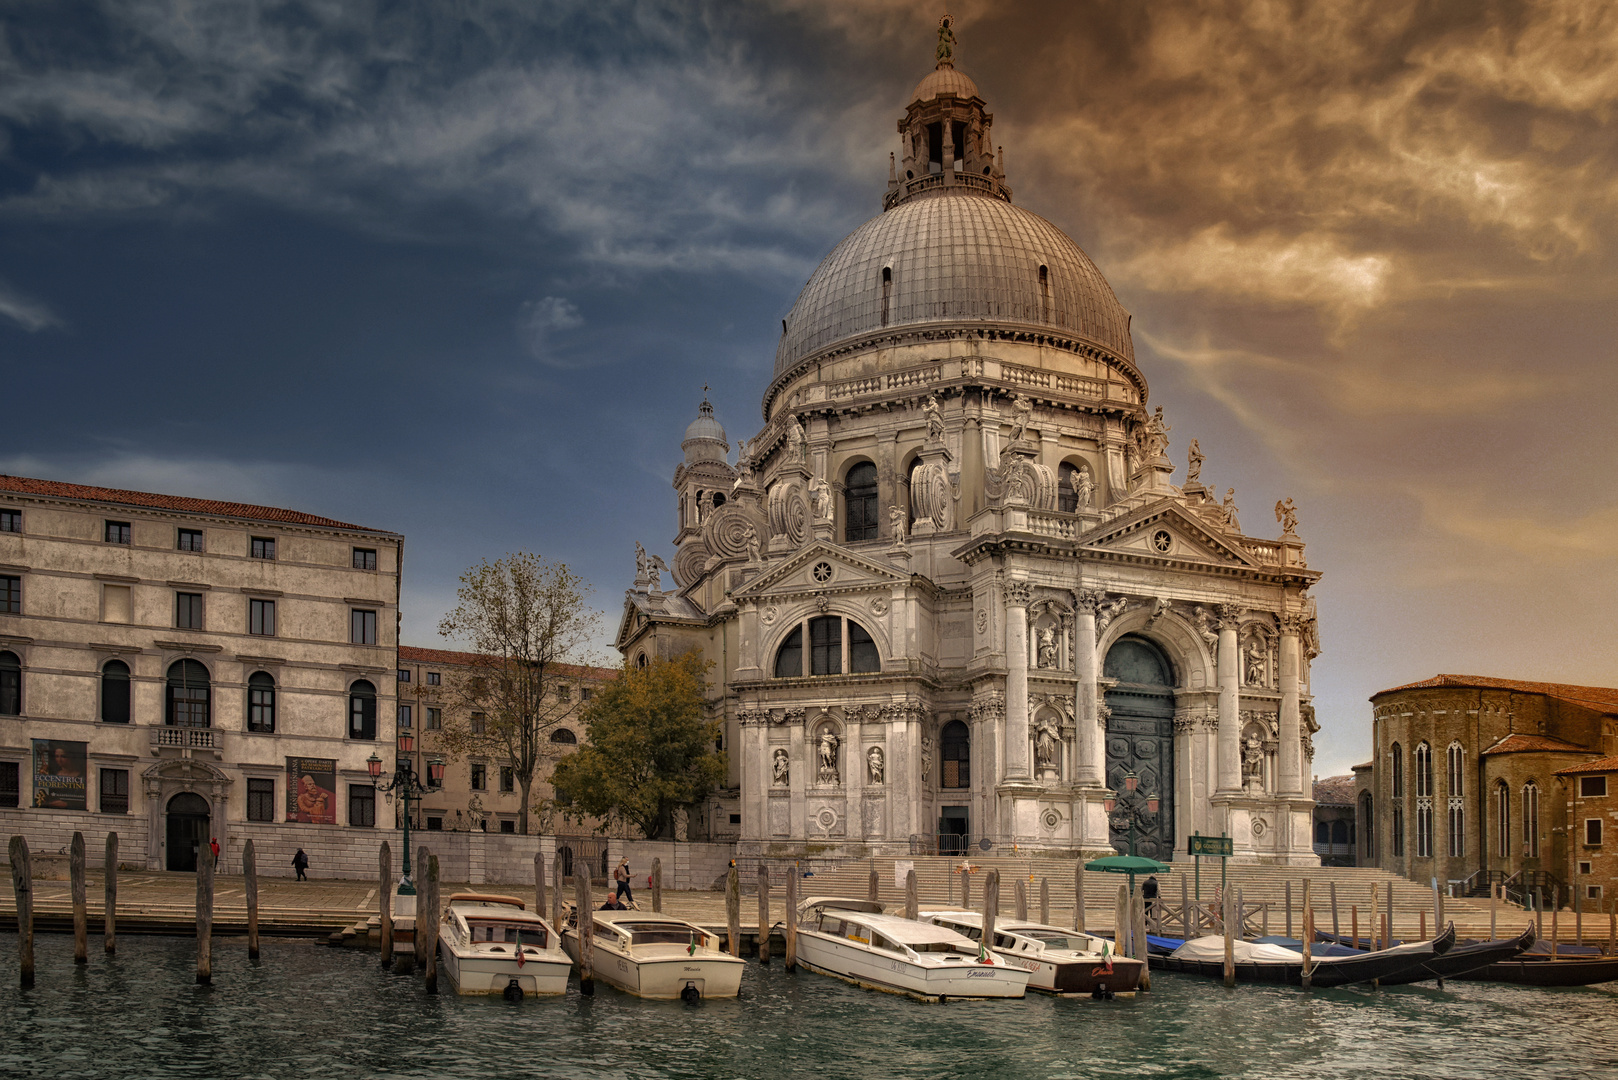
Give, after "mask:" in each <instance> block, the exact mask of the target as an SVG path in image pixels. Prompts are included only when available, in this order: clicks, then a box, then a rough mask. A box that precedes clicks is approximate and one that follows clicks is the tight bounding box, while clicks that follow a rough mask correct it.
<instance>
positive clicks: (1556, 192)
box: [0, 0, 1618, 771]
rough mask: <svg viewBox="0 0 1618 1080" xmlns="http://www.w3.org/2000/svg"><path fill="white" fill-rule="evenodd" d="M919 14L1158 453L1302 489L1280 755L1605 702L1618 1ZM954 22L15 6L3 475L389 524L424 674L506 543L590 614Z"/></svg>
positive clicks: (738, 403)
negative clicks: (584, 589)
mask: <svg viewBox="0 0 1618 1080" xmlns="http://www.w3.org/2000/svg"><path fill="white" fill-rule="evenodd" d="M952 10H953V12H954V14H955V15H956V16H957V18H958V36H959V39H960V66H961V67H962V68H963V70H965V71H967V72H968V73H970V74H971V75H972V76H973V77H974V78H975V79H976V80H977V82H978V84H979V86H980V87H981V88H982V90H983V93H984V95H985V97H986V98H987V99H988V100H989V104H990V107H991V109H993V110H994V112H995V119H996V123H995V133H996V137H997V139H998V140H999V141H1000V142H1002V143H1003V144H1004V146H1005V150H1006V163H1007V170H1008V173H1009V178H1010V181H1011V183H1012V185H1013V187H1014V188H1015V189H1016V191H1017V200H1018V202H1019V203H1021V204H1022V205H1025V206H1028V207H1030V208H1032V209H1034V210H1035V211H1037V212H1039V213H1041V214H1044V215H1045V216H1046V217H1049V218H1051V219H1052V220H1053V221H1055V222H1056V223H1057V224H1058V225H1060V226H1061V227H1062V228H1064V229H1065V230H1067V231H1068V232H1069V233H1071V234H1072V235H1073V236H1074V237H1075V238H1077V239H1078V240H1079V242H1080V243H1081V244H1082V245H1083V246H1084V247H1085V248H1086V250H1088V251H1089V252H1090V253H1091V254H1092V255H1093V256H1094V257H1095V259H1096V261H1097V263H1098V264H1099V265H1100V267H1101V268H1102V270H1103V272H1104V273H1105V274H1106V275H1107V276H1108V278H1109V280H1110V281H1111V282H1112V283H1113V286H1114V288H1115V289H1116V290H1117V292H1118V293H1119V296H1120V298H1121V299H1122V300H1123V302H1124V303H1125V305H1126V306H1127V307H1128V308H1129V309H1130V310H1131V311H1132V312H1133V314H1134V330H1135V338H1136V344H1137V348H1138V350H1139V353H1140V359H1141V363H1142V366H1143V368H1144V369H1145V371H1146V374H1147V376H1148V378H1149V379H1151V381H1152V387H1153V400H1154V402H1162V403H1165V404H1166V405H1167V406H1168V409H1169V413H1170V419H1171V422H1172V423H1173V424H1174V426H1175V434H1174V440H1175V446H1176V452H1183V447H1184V446H1185V443H1186V442H1187V441H1188V440H1189V439H1190V438H1191V437H1199V438H1200V440H1201V443H1202V446H1203V449H1204V450H1205V451H1207V452H1208V453H1209V463H1208V467H1207V472H1206V475H1207V476H1208V477H1210V478H1211V479H1213V480H1217V481H1219V482H1220V483H1221V484H1222V485H1230V486H1236V487H1238V489H1239V491H1240V496H1241V501H1242V504H1243V506H1244V509H1245V514H1244V518H1243V520H1244V523H1245V524H1246V525H1247V527H1248V529H1249V531H1252V532H1262V531H1263V529H1262V528H1261V527H1260V523H1267V521H1268V516H1269V515H1268V514H1267V513H1266V512H1265V511H1264V508H1265V507H1268V506H1269V505H1270V504H1272V503H1273V502H1274V501H1275V500H1276V499H1277V498H1279V497H1280V496H1282V495H1295V496H1296V497H1297V498H1298V501H1299V504H1300V506H1301V507H1302V517H1303V532H1304V535H1305V538H1306V539H1308V540H1309V541H1310V548H1309V557H1310V561H1311V564H1312V565H1314V566H1317V567H1319V568H1322V569H1324V570H1325V571H1326V572H1327V577H1326V579H1325V581H1324V582H1323V583H1322V585H1321V587H1320V589H1319V590H1318V591H1319V593H1320V595H1321V603H1322V616H1323V621H1324V624H1325V626H1324V629H1325V644H1326V646H1327V649H1328V652H1327V654H1326V656H1324V657H1323V658H1322V660H1321V662H1320V664H1319V665H1318V667H1317V669H1316V676H1317V679H1316V685H1315V690H1316V692H1317V694H1318V695H1319V698H1320V701H1319V704H1320V706H1321V712H1322V716H1323V717H1324V718H1325V719H1326V720H1327V723H1328V729H1327V732H1326V733H1325V736H1324V737H1323V739H1322V740H1321V743H1320V745H1321V757H1320V759H1319V761H1318V762H1317V768H1319V769H1321V770H1322V771H1326V770H1328V769H1330V770H1338V769H1340V768H1341V767H1342V766H1343V765H1345V764H1348V763H1349V762H1350V759H1352V760H1360V759H1361V758H1362V757H1363V747H1364V727H1365V715H1366V709H1365V706H1364V698H1365V696H1366V695H1367V694H1369V693H1370V692H1372V691H1374V690H1376V689H1379V688H1380V687H1381V686H1384V685H1392V684H1395V683H1398V682H1402V681H1406V680H1408V679H1413V678H1419V677H1422V676H1425V675H1429V674H1432V673H1434V671H1436V670H1440V669H1442V670H1463V671H1465V670H1478V671H1485V672H1492V673H1496V674H1502V675H1511V676H1519V677H1529V678H1545V679H1561V680H1565V681H1586V682H1593V683H1608V684H1610V683H1612V682H1614V681H1618V674H1615V673H1614V672H1613V671H1612V669H1611V661H1610V659H1609V658H1608V657H1607V656H1606V653H1605V651H1604V650H1602V649H1601V648H1600V647H1599V646H1598V645H1595V644H1591V643H1594V642H1601V641H1604V640H1605V626H1604V619H1603V618H1602V612H1603V611H1604V609H1605V608H1607V607H1609V606H1610V605H1611V604H1612V603H1613V602H1614V601H1615V600H1618V567H1615V565H1614V558H1613V555H1614V548H1613V543H1612V541H1611V539H1610V537H1611V536H1612V535H1613V528H1614V526H1615V525H1618V490H1615V489H1618V485H1615V483H1614V481H1613V479H1612V477H1611V475H1610V470H1608V469H1606V468H1605V466H1604V462H1606V461H1608V460H1611V458H1612V456H1613V453H1614V451H1615V450H1618V429H1615V426H1614V424H1613V422H1612V419H1611V416H1610V413H1611V408H1612V403H1613V401H1614V398H1615V395H1614V386H1613V369H1614V365H1613V363H1612V360H1613V356H1612V345H1611V342H1612V341H1613V340H1614V336H1615V331H1618V326H1615V325H1614V324H1615V323H1618V314H1615V313H1618V305H1614V303H1613V292H1614V289H1613V282H1614V280H1615V276H1618V275H1615V269H1618V268H1615V267H1614V263H1613V239H1614V237H1613V224H1612V223H1613V220H1614V209H1615V203H1618V186H1615V184H1618V181H1615V180H1614V177H1615V176H1618V170H1615V166H1618V161H1615V156H1618V148H1615V145H1614V134H1613V117H1612V102H1613V100H1614V96H1615V91H1618V16H1615V14H1614V11H1613V9H1612V8H1611V5H1602V4H1596V3H1575V2H1567V0H1564V2H1554V0H1550V2H1545V3H1537V4H1513V3H1488V2H1485V3H1467V4H1435V3H1416V4H1409V3H1390V2H1382V3H1370V2H1365V0H1344V2H1341V3H1332V4H1298V3H1290V2H1288V3H1282V2H1268V0H1251V2H1237V0H1226V2H1213V3H1210V2H1202V0H1199V2H1195V3H1193V2H1184V3H1171V2H1165V3H1153V4H1149V5H1148V4H1139V3H1133V2H1122V0H1120V2H1111V3H1059V2H1050V3H1038V2H1032V0H1029V2H1022V3H1000V2H995V3H990V2H988V0H973V2H971V3H958V4H954V5H952ZM942 11H943V8H942V7H941V6H940V5H939V4H936V3H925V4H924V3H908V2H899V0H888V2H870V0H860V2H854V0H848V2H845V3H836V2H832V3H827V2H822V0H816V2H813V3H811V2H808V0H776V2H773V3H767V4H741V3H717V2H712V3H696V2H692V3H673V2H665V3H638V4H631V3H583V2H580V3H550V4H533V3H517V2H512V3H460V4H429V3H420V4H407V5H382V4H340V3H324V4H317V3H289V4H268V3H260V4H181V3H157V2H129V0H126V2H121V3H104V4H95V3H80V4H74V5H65V4H58V3H19V4H13V5H11V6H9V7H8V8H7V9H6V12H5V13H4V15H0V73H4V77H3V78H0V229H4V230H6V232H7V234H8V244H7V245H5V246H4V247H0V355H5V356H6V357H7V358H8V359H10V358H11V357H16V358H18V359H20V360H21V361H22V362H23V363H22V364H21V365H19V369H20V370H22V371H23V375H22V376H20V380H19V385H20V387H21V388H22V389H23V391H24V392H26V393H28V394H30V395H32V396H33V398H35V399H37V400H40V401H44V402H49V403H51V404H53V405H61V404H71V405H72V407H71V408H53V409H48V410H41V411H39V413H38V414H37V415H30V416H28V417H26V418H25V419H24V420H23V422H22V423H20V424H19V426H18V427H17V428H16V430H15V431H13V432H11V434H12V438H11V439H10V440H8V443H7V446H6V448H5V451H4V453H5V454H6V455H7V456H6V459H5V460H4V461H0V468H7V469H10V470H11V471H18V472H38V473H43V474H45V475H52V476H59V477H61V478H63V479H74V480H86V481H89V482H109V483H110V482H116V483H120V484H124V485H126V486H146V487H153V488H157V489H159V490H162V489H165V488H167V489H171V490H182V491H186V492H188V493H195V494H201V495H214V496H219V497H227V498H256V499H262V500H265V501H274V502H281V503H291V504H295V505H303V506H306V507H307V508H308V509H312V510H317V511H321V510H323V511H326V512H330V513H335V514H336V515H337V516H339V517H354V516H360V517H361V518H362V520H367V521H369V522H371V523H374V524H377V525H382V526H387V527H394V528H399V529H401V530H402V531H404V532H406V533H407V534H408V535H409V537H410V541H411V551H412V552H414V554H413V555H412V556H411V559H410V565H411V567H412V570H411V573H410V575H409V581H408V585H407V588H408V590H409V592H408V595H407V605H408V607H409V609H410V610H409V612H408V613H407V637H409V638H410V639H411V640H416V641H419V642H422V643H428V642H430V640H431V628H432V626H433V625H434V624H435V623H436V620H437V617H438V614H439V612H440V609H441V608H442V607H443V605H444V602H445V599H446V598H447V597H448V596H449V595H450V594H451V591H452V587H453V578H454V575H455V574H456V573H457V572H458V570H459V569H460V568H461V567H463V566H465V565H467V564H469V563H471V562H473V561H474V560H476V559H477V558H481V557H484V556H487V555H490V554H491V553H492V554H498V553H499V551H501V550H505V549H507V548H514V547H518V546H527V547H532V548H538V549H541V550H544V551H545V552H546V553H547V554H551V555H554V556H557V557H561V558H567V559H572V560H573V561H575V562H576V563H577V564H578V565H579V567H580V568H581V569H582V570H583V571H584V572H585V573H586V574H587V576H589V577H591V578H592V579H594V580H595V581H596V582H597V584H598V586H599V588H600V594H599V599H600V600H601V601H602V603H603V606H605V607H607V608H608V609H609V610H610V609H612V608H614V607H615V606H616V601H615V599H614V598H615V597H616V591H617V589H618V588H619V587H621V585H622V584H623V581H624V574H623V566H622V565H621V564H622V563H623V562H624V559H625V558H626V556H625V555H624V554H623V553H624V552H627V550H628V549H629V548H630V547H631V546H632V543H633V541H634V540H635V539H636V538H641V539H644V540H646V541H647V542H648V544H651V543H652V542H653V541H654V540H655V539H656V538H659V537H662V538H665V539H666V537H667V536H668V535H669V532H670V528H671V520H672V509H671V503H670V500H671V495H672V493H671V492H670V490H669V488H668V477H669V475H670V471H671V469H672V468H673V465H674V464H675V462H676V461H677V458H678V442H679V438H680V433H681V431H682V430H683V427H684V425H685V423H686V422H687V420H688V419H689V418H690V415H691V410H692V408H693V407H694V404H695V402H696V400H698V398H699V397H700V393H701V391H700V389H699V387H700V386H701V385H702V383H704V382H709V383H711V384H712V385H713V386H714V392H713V393H714V400H715V403H716V405H717V407H718V411H719V415H720V418H721V419H722V420H723V421H724V422H725V423H726V424H727V427H728V429H729V431H730V433H731V438H732V442H733V443H734V442H735V441H736V439H737V438H738V437H740V436H745V435H750V434H751V433H752V429H753V426H754V425H755V424H756V423H757V417H758V412H757V409H758V401H759V395H760V393H761V391H762V389H763V386H764V383H765V381H766V379H767V376H768V371H769V366H770V362H771V358H772V354H773V348H774V342H775V337H774V334H773V333H772V328H774V327H777V326H778V320H779V317H780V315H781V314H782V313H783V312H784V311H785V309H786V308H787V307H788V306H789V305H790V303H791V300H792V297H793V295H794V294H795V292H796V290H797V288H798V287H799V286H800V285H801V283H802V281H803V280H804V279H805V278H806V277H807V275H808V273H809V271H810V269H811V268H812V267H813V265H814V263H815V262H816V261H817V260H818V259H819V258H820V257H821V256H823V255H824V254H825V252H826V251H828V250H829V249H830V248H831V246H832V245H833V244H835V243H836V241H837V240H838V239H840V238H841V237H842V236H843V235H845V234H846V233H847V232H848V231H850V230H851V229H852V228H853V227H854V226H855V225H857V224H858V223H859V222H860V221H862V220H864V219H865V218H866V217H868V216H870V215H871V214H872V213H874V212H875V211H876V209H877V206H878V201H877V200H878V198H879V196H880V192H881V189H882V183H883V181H884V180H885V179H886V174H887V155H888V153H889V151H890V150H893V149H896V138H895V135H894V129H893V124H894V120H895V119H896V117H897V116H898V115H899V114H900V112H901V110H902V108H903V105H904V97H905V95H906V92H907V91H908V89H909V88H910V86H911V85H913V84H914V82H915V81H916V80H918V79H919V78H920V77H921V76H922V75H924V74H925V73H926V71H927V70H928V68H929V67H930V66H931V55H932V40H933V27H934V25H935V24H936V21H937V18H938V16H939V15H940V14H941V13H942ZM7 366H10V365H7ZM85 387H102V388H106V389H105V390H104V392H102V393H99V394H97V395H95V396H93V397H91V398H86V397H85V395H84V388H85ZM114 391H115V392H114ZM244 400H247V401H251V402H252V403H253V404H252V408H251V409H250V410H248V413H249V414H250V415H252V416H253V417H254V418H255V420H257V421H258V422H256V423H249V424H246V425H244V423H243V420H242V416H243V408H242V402H243V401H244ZM244 430H246V431H250V432H251V434H252V437H251V439H250V440H247V443H246V445H244V440H243V437H242V436H243V432H244ZM311 502H313V503H314V505H310V504H311ZM466 522H475V523H476V527H475V528H467V527H465V524H464V523H466ZM609 623H610V619H609ZM1525 627H1533V628H1534V632H1532V633H1525V632H1524V630H1523V628H1525Z"/></svg>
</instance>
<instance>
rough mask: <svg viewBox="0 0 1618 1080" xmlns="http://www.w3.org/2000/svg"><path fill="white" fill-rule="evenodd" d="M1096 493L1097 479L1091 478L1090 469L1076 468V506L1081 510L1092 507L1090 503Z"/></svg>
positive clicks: (1074, 483) (1074, 487) (1074, 476)
mask: <svg viewBox="0 0 1618 1080" xmlns="http://www.w3.org/2000/svg"><path fill="white" fill-rule="evenodd" d="M1095 494H1096V485H1095V481H1094V480H1092V479H1090V470H1089V469H1077V470H1075V471H1074V473H1073V496H1074V503H1075V504H1076V508H1077V509H1079V510H1088V509H1090V504H1091V503H1092V502H1093V501H1094V500H1095Z"/></svg>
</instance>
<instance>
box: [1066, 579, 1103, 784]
mask: <svg viewBox="0 0 1618 1080" xmlns="http://www.w3.org/2000/svg"><path fill="white" fill-rule="evenodd" d="M1104 596H1105V594H1104V593H1101V592H1097V591H1096V590H1094V589H1082V590H1080V591H1079V592H1078V593H1076V594H1075V595H1074V598H1073V599H1074V611H1075V612H1076V614H1075V617H1074V619H1073V673H1074V674H1075V675H1077V676H1078V677H1079V685H1078V689H1077V691H1075V693H1076V695H1077V700H1076V701H1075V702H1074V709H1073V715H1074V716H1075V717H1076V718H1077V722H1078V728H1079V732H1078V738H1077V740H1076V742H1077V743H1078V753H1079V761H1078V770H1077V772H1076V774H1075V776H1074V779H1075V780H1076V781H1077V782H1078V783H1080V784H1097V785H1099V784H1101V783H1103V779H1102V777H1103V775H1104V774H1105V772H1106V765H1107V762H1106V758H1105V756H1104V755H1105V752H1106V748H1105V744H1104V741H1103V739H1102V731H1101V722H1100V720H1099V719H1098V718H1097V717H1096V608H1097V607H1098V606H1100V604H1101V601H1102V599H1103V598H1104Z"/></svg>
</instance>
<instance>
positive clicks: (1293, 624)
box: [1281, 612, 1306, 636]
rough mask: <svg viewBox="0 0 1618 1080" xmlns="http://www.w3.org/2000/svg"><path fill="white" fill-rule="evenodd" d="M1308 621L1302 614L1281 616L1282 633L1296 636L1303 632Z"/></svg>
mask: <svg viewBox="0 0 1618 1080" xmlns="http://www.w3.org/2000/svg"><path fill="white" fill-rule="evenodd" d="M1305 621H1306V619H1305V617H1304V615H1303V613H1302V612H1292V613H1289V614H1283V615H1282V616H1281V633H1283V634H1291V635H1293V636H1296V635H1297V634H1298V633H1299V632H1300V631H1302V630H1303V624H1304V622H1305Z"/></svg>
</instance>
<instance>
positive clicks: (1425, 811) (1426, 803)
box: [1416, 743, 1433, 859]
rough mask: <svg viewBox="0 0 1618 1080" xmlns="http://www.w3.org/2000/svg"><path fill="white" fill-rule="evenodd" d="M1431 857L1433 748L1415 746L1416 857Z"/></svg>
mask: <svg viewBox="0 0 1618 1080" xmlns="http://www.w3.org/2000/svg"><path fill="white" fill-rule="evenodd" d="M1432 857H1433V749H1432V747H1430V746H1428V745H1427V744H1426V743H1421V744H1419V745H1418V746H1417V747H1416V858H1418V859H1430V858H1432Z"/></svg>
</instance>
